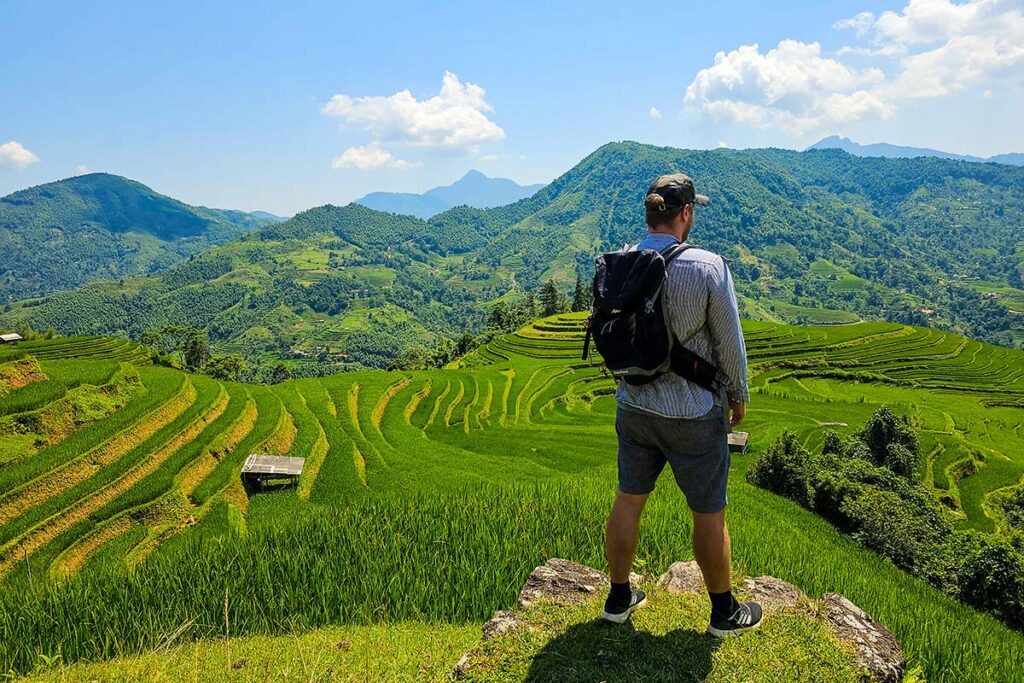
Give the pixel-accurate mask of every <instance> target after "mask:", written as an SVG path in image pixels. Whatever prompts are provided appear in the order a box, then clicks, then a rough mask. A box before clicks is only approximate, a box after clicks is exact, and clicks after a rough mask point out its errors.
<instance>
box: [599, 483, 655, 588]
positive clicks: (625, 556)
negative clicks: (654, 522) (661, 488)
mask: <svg viewBox="0 0 1024 683" xmlns="http://www.w3.org/2000/svg"><path fill="white" fill-rule="evenodd" d="M648 495H650V494H644V495H641V496H637V495H633V494H629V493H623V492H622V491H619V492H618V493H617V494H616V496H615V504H614V505H612V513H611V514H610V515H609V516H608V526H607V528H606V530H605V537H604V547H605V553H606V555H607V557H608V573H609V574H610V576H611V580H612V582H613V583H625V582H626V581H629V572H630V571H631V570H632V569H633V555H635V554H636V542H637V537H638V535H639V533H640V514H641V513H642V512H643V511H644V505H645V504H646V503H647V496H648Z"/></svg>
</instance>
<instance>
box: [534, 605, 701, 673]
mask: <svg viewBox="0 0 1024 683" xmlns="http://www.w3.org/2000/svg"><path fill="white" fill-rule="evenodd" d="M718 645H719V641H718V640H717V639H715V638H712V637H711V636H708V635H705V634H704V633H702V632H700V631H696V630H694V629H689V628H688V629H682V628H681V629H676V630H675V631H670V632H668V633H666V634H665V635H661V636H659V635H654V634H652V633H647V632H645V631H637V630H636V629H635V628H634V627H633V624H632V622H626V623H625V624H622V625H613V624H608V623H606V622H604V621H601V620H600V619H595V620H594V621H590V622H586V623H582V624H576V625H575V626H571V627H569V628H568V629H566V631H565V632H564V633H562V634H561V635H559V636H557V637H555V638H553V639H552V640H551V641H549V642H548V644H547V645H545V646H544V648H543V649H542V650H541V651H540V652H539V653H537V655H536V656H535V657H534V658H533V662H532V663H531V665H530V670H529V672H528V673H527V676H526V680H527V681H531V682H533V683H548V682H554V681H559V682H562V681H607V682H608V683H613V682H616V681H703V680H704V679H705V678H707V676H708V674H709V673H710V672H711V667H712V655H713V653H714V651H715V650H716V649H717V648H718Z"/></svg>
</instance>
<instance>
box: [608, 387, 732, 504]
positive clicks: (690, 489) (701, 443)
mask: <svg viewBox="0 0 1024 683" xmlns="http://www.w3.org/2000/svg"><path fill="white" fill-rule="evenodd" d="M615 433H616V434H618V437H619V490H620V491H622V492H623V493H631V494H634V495H642V494H645V493H650V492H651V491H653V490H654V484H655V482H656V481H657V480H658V475H660V474H661V471H662V469H664V467H665V462H666V461H667V462H668V464H669V466H670V467H671V468H672V474H673V475H675V478H676V483H677V484H678V485H679V488H680V489H682V491H683V494H684V495H685V496H686V503H687V505H689V506H690V509H691V510H693V511H694V512H704V513H708V512H718V511H719V510H721V509H723V508H724V507H725V504H726V502H727V498H726V494H725V489H726V484H727V483H728V481H729V459H730V458H729V436H728V433H727V431H726V426H725V419H724V417H723V415H722V407H721V406H718V405H716V406H715V407H714V408H712V409H711V410H710V411H709V412H708V413H707V414H706V415H704V416H702V417H699V418H697V419H695V420H687V419H682V418H670V417H661V416H659V415H654V414H651V413H642V412H638V411H633V410H627V409H624V408H623V407H622V406H619V407H618V408H617V409H616V411H615Z"/></svg>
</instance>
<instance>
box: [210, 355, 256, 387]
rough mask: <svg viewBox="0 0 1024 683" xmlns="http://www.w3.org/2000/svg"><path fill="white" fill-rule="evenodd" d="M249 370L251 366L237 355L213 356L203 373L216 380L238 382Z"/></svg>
mask: <svg viewBox="0 0 1024 683" xmlns="http://www.w3.org/2000/svg"><path fill="white" fill-rule="evenodd" d="M248 370H249V366H248V365H247V364H246V362H245V361H244V360H243V359H242V357H241V356H239V355H238V354H235V353H231V354H228V355H226V356H211V357H210V360H209V361H207V363H206V365H205V367H204V368H203V371H204V372H205V373H206V374H207V375H209V376H210V377H213V378H214V379H224V380H231V381H233V382H237V381H239V380H240V379H241V377H242V375H243V374H244V373H245V372H247V371H248Z"/></svg>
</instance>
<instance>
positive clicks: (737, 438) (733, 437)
mask: <svg viewBox="0 0 1024 683" xmlns="http://www.w3.org/2000/svg"><path fill="white" fill-rule="evenodd" d="M749 436H750V435H749V434H748V433H747V432H730V433H729V452H730V453H746V452H747V438H748V437H749Z"/></svg>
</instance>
